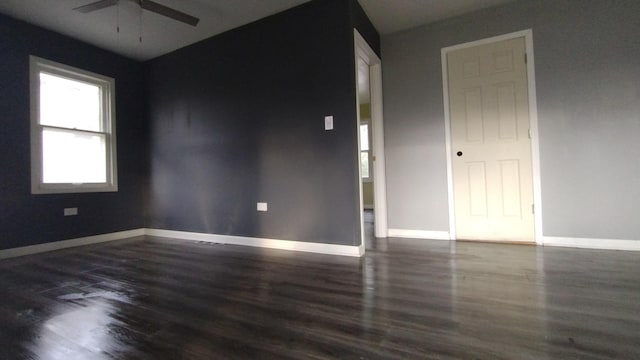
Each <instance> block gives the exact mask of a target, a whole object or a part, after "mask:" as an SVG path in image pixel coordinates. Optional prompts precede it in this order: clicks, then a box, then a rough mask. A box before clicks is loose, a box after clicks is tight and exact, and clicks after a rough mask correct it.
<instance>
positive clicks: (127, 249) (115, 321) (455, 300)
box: [0, 226, 640, 360]
mask: <svg viewBox="0 0 640 360" xmlns="http://www.w3.org/2000/svg"><path fill="white" fill-rule="evenodd" d="M367 231H369V232H370V231H371V228H370V226H369V227H368V229H367ZM0 295H1V296H2V299H1V300H0V324H1V327H0V358H2V359H66V360H69V359H233V358H239V359H269V358H273V359H407V358H416V359H640V254H639V253H633V252H615V251H590V250H576V249H562V248H536V247H533V246H517V245H496V244H478V243H462V242H458V243H449V242H444V241H425V240H408V239H393V238H391V239H378V240H375V241H373V240H370V241H369V243H368V249H367V254H366V256H364V257H363V258H360V259H358V258H349V257H336V256H326V255H317V254H307V253H299V252H297V253H296V252H288V251H279V250H268V249H258V248H251V247H240V246H231V245H216V244H208V243H198V242H188V241H177V240H169V239H161V238H151V237H145V238H136V239H132V240H127V241H119V242H113V243H109V244H102V245H95V246H87V247H80V248H75V249H68V250H63V251H58V252H53V253H47V254H40V255H35V256H28V257H23V258H17V259H11V260H5V261H2V262H0Z"/></svg>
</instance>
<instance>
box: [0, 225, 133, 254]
mask: <svg viewBox="0 0 640 360" xmlns="http://www.w3.org/2000/svg"><path fill="white" fill-rule="evenodd" d="M144 234H145V230H144V229H135V230H127V231H119V232H114V233H108V234H100V235H93V236H85V237H81V238H76V239H70V240H62V241H54V242H50V243H45V244H37V245H30V246H23V247H18V248H12V249H6V250H0V259H8V258H14V257H18V256H25V255H31V254H38V253H43V252H48V251H55V250H61V249H66V248H70V247H76V246H84V245H91V244H97V243H102V242H107V241H114V240H121V239H126V238H132V237H136V236H142V235H144Z"/></svg>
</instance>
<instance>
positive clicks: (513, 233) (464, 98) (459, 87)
mask: <svg viewBox="0 0 640 360" xmlns="http://www.w3.org/2000/svg"><path fill="white" fill-rule="evenodd" d="M447 65H448V76H449V101H450V103H449V106H450V115H451V145H452V148H451V149H452V151H453V157H452V159H453V160H452V166H453V189H454V204H455V216H456V233H457V237H458V238H459V239H469V240H489V241H524V242H533V241H534V226H533V213H532V204H533V182H532V171H531V143H530V139H529V136H528V132H529V104H528V90H527V71H526V64H525V42H524V38H517V39H512V40H505V41H500V42H496V43H491V44H488V45H482V46H476V47H471V48H465V49H461V50H456V51H452V52H450V53H449V54H448V55H447ZM459 154H461V155H460V156H459Z"/></svg>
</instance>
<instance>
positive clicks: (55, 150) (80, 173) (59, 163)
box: [42, 128, 107, 184]
mask: <svg viewBox="0 0 640 360" xmlns="http://www.w3.org/2000/svg"><path fill="white" fill-rule="evenodd" d="M105 140H106V139H105V135H94V134H84V133H79V132H76V131H66V130H57V129H46V128H45V129H43V130H42V160H43V161H42V175H43V182H44V183H48V184H56V183H105V182H106V181H107V170H106V169H107V164H106V146H105Z"/></svg>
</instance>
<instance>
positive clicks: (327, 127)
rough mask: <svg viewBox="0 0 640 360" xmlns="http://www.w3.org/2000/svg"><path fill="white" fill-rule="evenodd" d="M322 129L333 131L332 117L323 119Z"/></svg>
mask: <svg viewBox="0 0 640 360" xmlns="http://www.w3.org/2000/svg"><path fill="white" fill-rule="evenodd" d="M324 129H325V130H333V116H325V117H324Z"/></svg>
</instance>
